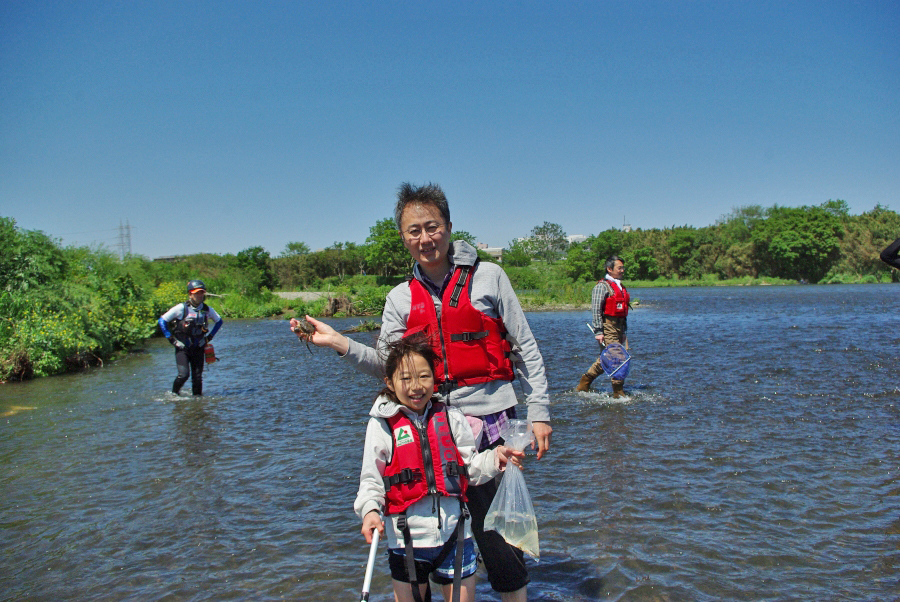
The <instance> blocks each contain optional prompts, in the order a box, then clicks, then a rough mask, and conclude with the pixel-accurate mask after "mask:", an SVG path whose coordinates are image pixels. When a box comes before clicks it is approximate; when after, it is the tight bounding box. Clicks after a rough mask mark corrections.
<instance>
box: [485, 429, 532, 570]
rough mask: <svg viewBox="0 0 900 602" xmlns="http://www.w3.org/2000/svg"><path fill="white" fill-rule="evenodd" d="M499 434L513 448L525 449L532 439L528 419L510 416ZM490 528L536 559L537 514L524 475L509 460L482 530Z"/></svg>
mask: <svg viewBox="0 0 900 602" xmlns="http://www.w3.org/2000/svg"><path fill="white" fill-rule="evenodd" d="M500 436H501V437H503V439H504V443H503V444H504V445H506V446H507V447H509V448H512V449H516V450H524V449H525V447H526V446H527V445H530V444H531V442H532V441H533V440H534V434H533V433H532V432H531V423H530V422H528V421H527V420H510V421H509V422H508V423H507V424H506V425H505V427H504V429H503V430H501V431H500ZM491 529H493V530H494V531H496V532H497V533H499V534H500V535H502V536H503V539H505V540H506V542H507V543H508V544H510V545H511V546H515V547H517V548H519V549H520V550H522V551H523V552H525V553H526V554H528V555H529V556H531V557H532V558H534V559H535V560H537V559H538V558H539V557H540V548H539V546H538V526H537V517H536V516H535V514H534V506H533V505H532V503H531V496H530V495H529V493H528V487H527V486H526V485H525V476H524V475H523V474H522V471H521V470H519V468H518V467H517V466H515V465H514V464H512V463H511V462H510V463H508V464H507V465H506V470H505V471H504V472H503V478H502V480H501V481H500V485H499V486H498V487H497V494H496V495H495V496H494V501H493V502H492V503H491V507H490V508H488V511H487V516H485V519H484V530H485V531H489V530H491Z"/></svg>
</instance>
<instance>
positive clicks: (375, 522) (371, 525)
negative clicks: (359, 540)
mask: <svg viewBox="0 0 900 602" xmlns="http://www.w3.org/2000/svg"><path fill="white" fill-rule="evenodd" d="M375 529H378V535H379V536H380V537H384V521H383V520H381V514H379V513H378V512H377V511H376V510H370V511H369V512H368V513H366V515H365V516H364V517H363V524H362V529H361V531H362V534H363V537H365V538H366V543H372V531H374V530H375Z"/></svg>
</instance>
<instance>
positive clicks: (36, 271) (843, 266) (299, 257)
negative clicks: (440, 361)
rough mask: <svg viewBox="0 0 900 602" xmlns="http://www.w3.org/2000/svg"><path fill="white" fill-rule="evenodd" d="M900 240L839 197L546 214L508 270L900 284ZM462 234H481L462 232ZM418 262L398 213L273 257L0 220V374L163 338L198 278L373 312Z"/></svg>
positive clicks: (647, 281) (220, 306)
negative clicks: (364, 232)
mask: <svg viewBox="0 0 900 602" xmlns="http://www.w3.org/2000/svg"><path fill="white" fill-rule="evenodd" d="M898 235H900V215H898V214H897V213H896V212H894V211H891V210H889V209H887V208H884V207H881V206H880V205H879V206H876V207H875V208H874V209H873V210H872V211H869V212H866V213H863V214H862V215H857V216H853V215H850V214H849V211H848V208H847V204H846V203H845V202H844V201H827V202H826V203H823V204H822V205H819V206H814V207H799V208H789V207H779V206H774V207H770V208H763V207H761V206H750V207H742V208H739V209H735V210H734V211H732V213H730V214H729V215H726V216H724V217H723V218H721V219H720V220H719V221H717V222H716V223H715V224H714V225H712V226H708V227H704V228H694V227H691V226H681V227H672V228H664V229H648V230H641V229H636V230H633V231H630V232H623V231H621V230H615V229H610V230H606V231H604V232H600V233H599V234H596V235H592V236H590V237H588V238H587V240H585V241H583V242H580V243H576V244H574V245H568V244H567V242H566V235H565V232H563V231H562V228H561V227H560V226H558V225H556V224H552V223H549V222H544V223H543V224H542V225H539V226H536V227H535V228H534V229H533V230H532V232H531V234H530V236H527V237H524V238H523V239H520V240H517V241H513V242H511V243H510V244H509V245H508V248H507V249H506V252H505V254H504V259H503V265H504V269H505V270H506V271H507V273H508V274H509V276H510V280H511V281H512V282H513V286H515V287H516V288H517V290H519V291H520V293H521V295H520V296H521V297H522V299H523V304H524V305H526V307H528V308H540V307H544V306H548V305H552V304H575V305H578V304H584V303H588V302H589V299H590V287H591V285H592V283H593V282H594V281H595V280H597V279H599V278H600V277H602V276H603V274H604V263H605V260H606V258H607V257H608V256H609V255H612V254H616V255H619V256H621V257H622V258H623V259H624V260H625V263H626V266H627V270H628V272H627V279H628V281H629V282H630V283H632V285H633V286H634V285H636V284H643V285H649V286H663V285H671V284H685V283H694V284H713V283H717V282H726V283H727V282H729V281H748V280H750V281H753V280H758V279H770V280H774V281H778V282H796V281H808V282H811V283H816V282H824V283H837V282H878V281H886V280H890V279H893V280H894V281H897V280H898V271H897V270H891V269H889V268H887V267H886V266H884V265H883V264H882V263H881V262H880V260H879V258H878V255H879V252H880V250H881V249H882V248H884V247H885V246H887V244H889V243H890V242H891V241H892V240H893V239H894V238H896V237H897V236H898ZM454 238H456V239H463V240H466V241H468V242H469V243H472V244H474V242H475V240H474V237H473V236H472V235H471V234H469V233H468V232H465V231H457V232H454ZM479 254H480V256H481V258H482V260H484V261H492V259H491V257H489V256H488V255H486V254H484V253H483V252H479ZM411 267H412V266H411V260H410V259H409V254H408V253H407V251H406V250H405V249H404V248H403V245H402V242H401V240H400V237H399V236H398V234H397V230H396V227H395V225H394V223H393V220H392V219H390V218H385V219H383V220H379V221H378V222H377V223H376V224H375V225H373V226H372V227H371V228H370V234H369V237H368V238H367V239H366V241H365V243H363V244H356V243H352V242H344V243H334V244H333V245H332V246H330V247H328V248H326V249H324V250H321V251H315V252H313V251H310V249H309V247H308V245H306V244H305V243H303V242H290V243H288V244H287V245H286V247H285V250H284V252H282V253H281V254H280V255H279V256H277V257H272V256H270V255H269V253H268V252H267V251H266V250H265V249H263V248H262V247H259V246H257V247H250V248H248V249H244V250H243V251H240V252H239V253H237V254H234V255H232V254H225V255H217V254H196V255H189V256H185V257H180V258H177V259H176V260H175V261H171V262H168V261H151V260H149V259H147V258H144V257H141V256H136V255H133V256H128V257H126V258H125V259H120V258H119V257H117V256H116V255H115V254H113V253H112V252H110V251H109V250H107V249H104V248H88V247H64V246H62V245H61V244H60V243H59V241H57V240H54V239H52V238H50V237H49V236H47V235H46V234H44V233H43V232H40V231H28V230H22V229H20V228H18V227H17V226H16V223H15V220H14V219H12V218H7V217H0V380H4V381H5V380H10V379H24V378H31V377H33V376H45V375H50V374H58V373H61V372H66V371H70V370H77V369H81V368H84V367H86V366H90V365H97V364H100V363H102V362H103V361H104V360H106V359H109V358H111V357H115V355H116V354H117V353H119V352H121V351H123V350H127V349H129V348H130V347H132V346H133V345H135V344H136V343H138V342H140V341H142V340H144V339H146V338H148V337H150V336H153V335H154V334H158V328H157V325H156V320H157V318H158V317H159V315H161V314H162V313H163V312H165V311H166V310H167V309H169V308H170V307H171V306H173V305H175V304H176V303H178V302H180V301H183V300H184V299H185V298H186V291H185V289H184V286H185V283H186V282H187V281H188V280H189V279H192V278H201V279H203V280H204V281H205V283H206V285H207V288H208V290H209V291H210V292H211V293H214V294H215V295H217V296H214V297H213V298H212V299H210V303H211V304H212V305H213V306H214V307H216V310H217V311H218V312H219V313H220V314H222V315H223V317H225V318H226V319H228V318H259V317H268V316H276V315H280V314H285V313H289V314H293V313H309V314H312V315H329V313H330V312H331V313H333V312H335V311H341V312H345V313H350V314H354V315H356V314H358V315H379V314H380V313H381V311H382V309H383V307H384V298H385V295H386V294H387V292H388V291H389V290H390V288H391V287H392V286H394V285H396V284H397V283H399V282H401V281H402V280H403V278H404V277H405V276H406V275H407V274H408V273H409V271H410V269H411ZM636 281H640V282H636ZM279 289H280V290H320V291H323V290H324V291H331V292H333V293H335V294H340V295H345V296H346V298H347V299H351V300H352V303H350V302H348V303H346V304H343V305H340V306H338V307H337V309H336V308H335V307H330V308H329V307H328V306H327V303H326V301H325V300H321V301H316V302H304V301H302V300H294V301H287V300H284V299H281V298H279V297H277V296H275V295H273V293H272V291H274V290H279Z"/></svg>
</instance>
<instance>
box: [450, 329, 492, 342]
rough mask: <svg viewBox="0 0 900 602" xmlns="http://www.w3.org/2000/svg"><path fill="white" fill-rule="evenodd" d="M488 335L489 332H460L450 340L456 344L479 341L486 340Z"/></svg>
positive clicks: (452, 335) (451, 336)
mask: <svg viewBox="0 0 900 602" xmlns="http://www.w3.org/2000/svg"><path fill="white" fill-rule="evenodd" d="M487 335H488V331H487V330H482V331H481V332H459V333H457V334H451V335H450V340H451V341H453V342H454V343H455V342H456V341H477V340H478V339H483V338H485V337H486V336H487Z"/></svg>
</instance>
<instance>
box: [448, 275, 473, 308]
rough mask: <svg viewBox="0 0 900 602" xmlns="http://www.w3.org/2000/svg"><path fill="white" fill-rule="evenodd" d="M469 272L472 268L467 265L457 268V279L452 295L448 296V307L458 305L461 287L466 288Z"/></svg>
mask: <svg viewBox="0 0 900 602" xmlns="http://www.w3.org/2000/svg"><path fill="white" fill-rule="evenodd" d="M471 270H472V266H468V265H467V266H463V267H461V268H459V271H460V275H459V278H458V279H457V281H456V286H454V287H453V293H451V294H450V307H456V306H457V305H459V297H460V295H462V291H463V287H465V286H466V282H467V281H468V280H469V272H470V271H471Z"/></svg>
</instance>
